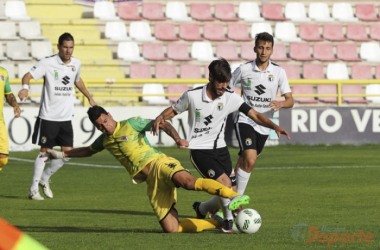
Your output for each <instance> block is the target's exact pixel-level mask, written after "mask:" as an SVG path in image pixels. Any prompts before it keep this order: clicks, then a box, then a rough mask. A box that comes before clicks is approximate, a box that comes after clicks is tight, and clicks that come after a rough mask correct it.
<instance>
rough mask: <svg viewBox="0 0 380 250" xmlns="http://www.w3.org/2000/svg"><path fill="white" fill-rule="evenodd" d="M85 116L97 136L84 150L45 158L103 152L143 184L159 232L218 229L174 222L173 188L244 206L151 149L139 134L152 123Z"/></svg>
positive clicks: (210, 223) (208, 223) (91, 112)
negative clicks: (160, 228)
mask: <svg viewBox="0 0 380 250" xmlns="http://www.w3.org/2000/svg"><path fill="white" fill-rule="evenodd" d="M87 114H88V117H89V119H90V120H91V122H92V123H93V124H94V125H95V127H96V128H97V129H98V130H100V131H101V132H102V133H103V134H102V135H100V136H99V137H98V138H97V139H96V140H95V141H94V142H93V143H92V144H91V146H89V147H82V148H76V149H72V150H69V151H64V152H59V151H55V150H52V149H49V150H48V151H47V155H48V157H49V158H50V159H63V158H68V157H69V158H71V157H89V156H91V155H93V154H96V153H98V152H100V151H102V150H103V149H107V150H108V151H109V152H110V153H111V154H112V155H113V156H114V157H115V158H116V159H117V160H118V161H119V162H120V163H121V164H122V165H123V166H124V167H125V168H126V169H127V170H128V172H129V174H130V176H131V178H132V181H133V183H136V184H138V183H141V182H144V181H145V182H146V184H147V193H148V196H149V201H150V204H151V205H152V207H153V210H154V212H155V213H156V215H157V218H158V220H159V223H160V225H161V227H162V229H163V230H164V232H166V233H174V232H200V231H203V230H205V229H215V228H220V226H221V225H220V223H219V222H218V221H217V220H214V219H182V220H179V219H178V212H177V209H176V203H177V191H176V187H182V188H184V189H187V190H196V191H205V192H207V193H209V194H211V195H218V196H221V197H224V198H228V199H230V203H229V209H230V210H235V209H236V208H238V207H239V206H240V205H242V204H247V203H248V202H249V197H248V196H246V195H239V194H238V193H236V192H234V191H232V190H231V189H229V188H227V187H226V186H224V185H222V184H221V183H219V182H217V181H215V180H212V179H203V178H196V177H194V176H192V175H191V174H190V173H189V172H188V171H187V170H186V169H184V168H183V167H182V166H181V163H180V162H179V161H178V160H176V159H174V158H171V157H169V156H166V155H165V154H163V153H162V152H160V151H158V150H157V149H155V148H153V147H152V146H151V145H150V143H149V141H148V140H147V138H146V135H145V132H146V131H150V130H151V127H152V125H153V123H154V120H148V119H142V118H139V117H133V118H129V119H128V120H123V121H115V120H114V119H113V117H112V115H111V114H110V113H108V112H107V111H105V110H104V109H103V108H102V107H100V106H94V107H91V108H89V109H88V111H87ZM159 127H160V129H161V130H163V131H164V132H166V133H167V134H168V135H169V136H170V137H172V138H173V139H174V141H175V142H176V144H177V146H178V147H179V148H183V147H188V146H189V142H188V141H186V140H185V139H181V138H180V137H179V135H178V133H177V131H176V130H175V129H174V128H173V126H172V125H171V124H170V123H168V122H163V123H160V125H159Z"/></svg>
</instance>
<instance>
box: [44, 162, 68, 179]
mask: <svg viewBox="0 0 380 250" xmlns="http://www.w3.org/2000/svg"><path fill="white" fill-rule="evenodd" d="M66 159H67V158H64V159H52V160H50V164H49V166H48V167H47V168H46V169H45V171H44V172H43V173H42V176H41V180H43V181H45V182H48V181H49V179H50V177H51V176H52V175H53V174H54V173H56V172H57V171H58V170H59V169H60V168H61V167H62V166H63V164H65V162H66V161H68V160H66Z"/></svg>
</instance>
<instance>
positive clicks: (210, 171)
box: [207, 169, 215, 178]
mask: <svg viewBox="0 0 380 250" xmlns="http://www.w3.org/2000/svg"><path fill="white" fill-rule="evenodd" d="M207 174H208V176H210V177H211V178H212V177H214V176H215V171H214V170H213V169H209V170H208V171H207Z"/></svg>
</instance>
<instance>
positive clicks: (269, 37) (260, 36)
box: [255, 32, 274, 48]
mask: <svg viewBox="0 0 380 250" xmlns="http://www.w3.org/2000/svg"><path fill="white" fill-rule="evenodd" d="M259 40H261V41H266V42H271V43H272V48H273V46H274V39H273V36H272V35H271V34H269V33H268V32H261V33H257V34H256V36H255V47H256V46H257V45H258V44H259Z"/></svg>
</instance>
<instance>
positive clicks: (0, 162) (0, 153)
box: [0, 67, 21, 171]
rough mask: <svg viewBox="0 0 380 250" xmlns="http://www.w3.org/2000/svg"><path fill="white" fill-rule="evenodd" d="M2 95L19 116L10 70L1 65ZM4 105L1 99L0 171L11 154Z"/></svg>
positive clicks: (0, 86) (0, 93)
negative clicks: (10, 79) (11, 85)
mask: <svg viewBox="0 0 380 250" xmlns="http://www.w3.org/2000/svg"><path fill="white" fill-rule="evenodd" d="M0 96H1V97H3V96H5V99H6V100H7V103H8V104H9V105H11V106H12V107H13V111H14V115H15V117H19V116H20V114H21V110H20V107H19V106H18V104H17V101H16V98H15V96H14V95H13V93H12V90H11V87H10V86H9V76H8V72H7V70H6V69H4V68H2V67H0ZM3 107H4V102H3V101H0V171H1V170H2V168H3V167H4V166H5V165H7V163H8V155H9V151H8V147H9V144H8V133H7V128H6V127H5V122H4V115H3Z"/></svg>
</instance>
